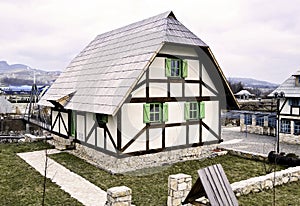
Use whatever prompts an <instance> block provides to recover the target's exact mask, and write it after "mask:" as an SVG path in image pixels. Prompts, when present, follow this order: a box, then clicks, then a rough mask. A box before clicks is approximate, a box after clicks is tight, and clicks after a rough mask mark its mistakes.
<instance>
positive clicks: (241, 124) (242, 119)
mask: <svg viewBox="0 0 300 206" xmlns="http://www.w3.org/2000/svg"><path fill="white" fill-rule="evenodd" d="M244 127H245V115H244V114H241V115H240V131H241V132H243V131H244Z"/></svg>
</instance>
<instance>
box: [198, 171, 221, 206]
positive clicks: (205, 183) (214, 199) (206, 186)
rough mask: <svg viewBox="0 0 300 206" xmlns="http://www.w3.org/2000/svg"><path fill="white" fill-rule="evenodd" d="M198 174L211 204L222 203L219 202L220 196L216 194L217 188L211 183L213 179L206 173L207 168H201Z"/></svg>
mask: <svg viewBox="0 0 300 206" xmlns="http://www.w3.org/2000/svg"><path fill="white" fill-rule="evenodd" d="M198 175H199V178H200V180H201V183H202V185H203V187H204V190H205V193H206V195H207V197H208V199H209V202H210V204H211V205H213V206H215V205H220V203H219V202H218V198H217V197H216V196H215V195H214V194H215V190H216V188H214V187H213V185H212V184H211V183H210V181H211V179H210V178H209V176H208V175H207V174H206V171H205V169H202V170H199V171H198Z"/></svg>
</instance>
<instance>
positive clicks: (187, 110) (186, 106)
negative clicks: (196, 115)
mask: <svg viewBox="0 0 300 206" xmlns="http://www.w3.org/2000/svg"><path fill="white" fill-rule="evenodd" d="M184 119H185V120H189V119H190V103H189V102H186V103H184Z"/></svg>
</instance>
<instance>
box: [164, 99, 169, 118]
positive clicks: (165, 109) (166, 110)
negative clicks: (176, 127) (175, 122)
mask: <svg viewBox="0 0 300 206" xmlns="http://www.w3.org/2000/svg"><path fill="white" fill-rule="evenodd" d="M168 110H169V108H168V104H167V103H163V122H167V121H168V120H169V111H168Z"/></svg>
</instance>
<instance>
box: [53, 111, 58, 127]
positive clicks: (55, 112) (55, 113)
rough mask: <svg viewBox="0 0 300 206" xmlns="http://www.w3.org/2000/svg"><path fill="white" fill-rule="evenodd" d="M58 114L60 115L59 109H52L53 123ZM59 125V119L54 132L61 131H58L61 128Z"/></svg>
mask: <svg viewBox="0 0 300 206" xmlns="http://www.w3.org/2000/svg"><path fill="white" fill-rule="evenodd" d="M57 115H58V112H57V111H52V125H53V124H54V122H55V119H56V117H57ZM58 125H59V119H57V121H56V124H55V125H54V127H53V129H52V130H53V131H54V132H59V131H58V130H59V126H58Z"/></svg>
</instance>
